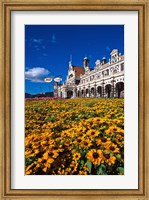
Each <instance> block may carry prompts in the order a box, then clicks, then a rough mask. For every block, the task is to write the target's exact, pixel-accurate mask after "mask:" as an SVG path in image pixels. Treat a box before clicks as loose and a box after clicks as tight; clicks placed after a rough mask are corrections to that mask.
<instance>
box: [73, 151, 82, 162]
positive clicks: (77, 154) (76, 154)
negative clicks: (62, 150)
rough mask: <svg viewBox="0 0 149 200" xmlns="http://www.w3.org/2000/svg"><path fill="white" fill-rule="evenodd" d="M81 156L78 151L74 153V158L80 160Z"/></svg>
mask: <svg viewBox="0 0 149 200" xmlns="http://www.w3.org/2000/svg"><path fill="white" fill-rule="evenodd" d="M80 157H81V155H80V153H78V152H76V153H74V154H73V160H76V161H77V160H79V158H80Z"/></svg>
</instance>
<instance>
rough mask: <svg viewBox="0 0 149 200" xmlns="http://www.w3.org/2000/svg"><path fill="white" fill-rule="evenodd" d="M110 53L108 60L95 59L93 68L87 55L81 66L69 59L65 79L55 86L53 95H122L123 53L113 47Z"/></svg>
mask: <svg viewBox="0 0 149 200" xmlns="http://www.w3.org/2000/svg"><path fill="white" fill-rule="evenodd" d="M110 55H111V59H109V61H108V62H107V61H106V58H105V57H104V58H103V59H102V60H101V61H100V60H96V62H95V67H94V68H93V69H91V67H90V64H89V59H88V58H87V57H85V58H84V60H83V66H82V67H80V66H74V65H72V62H71V61H70V62H69V69H68V75H67V78H66V81H65V83H63V84H62V85H58V84H57V85H56V86H55V88H54V91H55V95H57V96H59V97H61V98H76V97H82V98H83V97H105V98H110V97H118V98H119V97H124V55H121V53H119V51H118V49H113V51H112V52H111V53H110Z"/></svg>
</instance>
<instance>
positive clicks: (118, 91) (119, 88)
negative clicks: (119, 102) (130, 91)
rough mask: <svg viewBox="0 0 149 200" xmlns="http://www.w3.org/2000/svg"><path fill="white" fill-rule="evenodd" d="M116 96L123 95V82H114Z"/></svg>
mask: <svg viewBox="0 0 149 200" xmlns="http://www.w3.org/2000/svg"><path fill="white" fill-rule="evenodd" d="M122 92H123V94H122ZM116 96H117V97H118V98H120V97H124V83H123V82H118V83H116Z"/></svg>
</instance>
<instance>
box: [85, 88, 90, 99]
mask: <svg viewBox="0 0 149 200" xmlns="http://www.w3.org/2000/svg"><path fill="white" fill-rule="evenodd" d="M85 94H86V97H89V89H86V90H85Z"/></svg>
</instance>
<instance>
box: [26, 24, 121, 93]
mask: <svg viewBox="0 0 149 200" xmlns="http://www.w3.org/2000/svg"><path fill="white" fill-rule="evenodd" d="M113 49H119V52H121V53H122V54H124V26H123V25H26V26H25V77H26V79H25V92H27V93H30V94H37V93H40V92H49V91H52V90H53V86H52V84H53V83H45V82H44V81H43V80H44V78H46V77H49V76H50V75H51V74H52V75H53V76H55V77H57V76H59V75H61V76H62V81H65V80H66V75H67V72H68V63H69V60H70V55H72V64H73V65H76V66H82V61H83V58H84V57H86V56H87V57H88V58H89V59H90V66H91V68H94V66H95V61H96V60H98V59H99V60H101V59H102V58H103V57H106V58H107V61H108V59H109V58H110V52H111V51H112V50H113Z"/></svg>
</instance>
